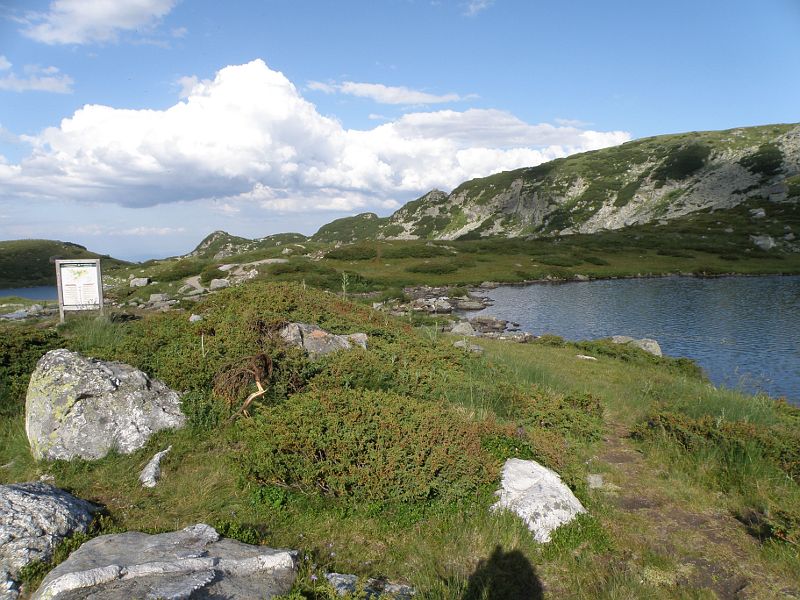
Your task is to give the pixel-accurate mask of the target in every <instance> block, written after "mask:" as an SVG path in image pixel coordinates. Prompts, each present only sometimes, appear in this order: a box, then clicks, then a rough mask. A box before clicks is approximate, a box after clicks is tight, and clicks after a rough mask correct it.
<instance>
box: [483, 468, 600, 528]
mask: <svg viewBox="0 0 800 600" xmlns="http://www.w3.org/2000/svg"><path fill="white" fill-rule="evenodd" d="M501 486H502V487H501V489H500V490H498V491H497V492H495V493H496V494H497V496H499V500H498V501H497V502H496V503H495V504H493V505H492V510H509V511H511V512H513V513H514V514H516V515H518V516H519V517H520V518H521V519H522V520H523V521H525V524H526V525H527V526H528V529H529V530H530V531H531V533H533V537H534V539H535V540H536V541H537V542H540V543H545V542H549V541H550V534H551V533H552V532H553V531H554V530H555V529H556V528H558V527H560V526H561V525H564V524H565V523H569V522H570V521H572V519H574V518H575V517H576V516H577V515H578V514H579V513H583V512H586V509H585V508H583V505H582V504H581V503H580V501H579V500H578V499H577V498H576V497H575V495H574V494H573V493H572V491H571V490H570V489H569V488H568V487H567V486H566V485H564V484H563V483H562V481H561V478H560V477H559V476H558V473H556V472H555V471H551V470H550V469H548V468H547V467H543V466H542V465H540V464H539V463H537V462H536V461H533V460H521V459H519V458H510V459H508V460H507V461H506V464H505V465H504V466H503V478H502V481H501Z"/></svg>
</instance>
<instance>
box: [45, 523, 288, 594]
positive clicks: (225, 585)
mask: <svg viewBox="0 0 800 600" xmlns="http://www.w3.org/2000/svg"><path fill="white" fill-rule="evenodd" d="M296 575H297V566H296V553H295V552H294V551H291V550H275V549H272V548H267V547H264V546H253V545H250V544H244V543H242V542H239V541H236V540H231V539H221V538H220V536H219V534H218V533H217V532H216V530H215V529H214V528H213V527H209V526H208V525H205V524H203V523H200V524H197V525H192V526H191V527H187V528H186V529H182V530H180V531H175V532H171V533H162V534H158V535H147V534H144V533H138V532H128V533H120V534H115V535H103V536H99V537H96V538H94V539H92V540H89V541H88V542H86V543H85V544H83V545H82V546H81V547H80V548H78V549H77V550H76V551H75V552H73V553H72V554H71V555H70V556H69V558H68V559H67V560H66V561H64V562H63V563H61V564H60V565H58V566H57V567H56V568H55V569H53V570H52V571H51V572H50V573H49V574H48V575H47V577H45V579H44V581H42V584H41V586H40V587H39V589H38V590H37V592H36V594H34V595H33V598H34V599H35V600H43V599H45V598H47V599H48V600H72V599H77V598H87V597H91V598H93V599H96V600H112V599H113V600H116V599H118V598H165V599H166V598H175V599H177V598H231V599H239V598H241V599H249V598H273V597H274V596H278V595H281V594H286V593H288V592H289V590H290V589H291V587H292V584H293V583H294V580H295V577H296Z"/></svg>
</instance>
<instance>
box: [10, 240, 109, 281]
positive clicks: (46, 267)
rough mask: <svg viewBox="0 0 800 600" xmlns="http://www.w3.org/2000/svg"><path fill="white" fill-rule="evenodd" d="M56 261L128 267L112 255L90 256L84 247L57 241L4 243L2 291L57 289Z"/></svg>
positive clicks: (95, 254)
mask: <svg viewBox="0 0 800 600" xmlns="http://www.w3.org/2000/svg"><path fill="white" fill-rule="evenodd" d="M53 258H103V259H104V260H103V266H104V267H109V268H111V269H113V268H115V267H118V266H121V265H123V264H125V263H124V262H123V261H120V260H117V259H115V258H110V257H109V256H108V255H104V254H97V253H95V252H90V251H89V250H87V249H86V248H84V247H83V246H79V245H77V244H73V243H70V242H58V241H54V240H13V241H7V242H0V287H4V288H5V287H8V288H11V287H30V286H35V285H55V284H56V271H55V267H54V266H53V264H52V263H51V262H50V261H51V259H53Z"/></svg>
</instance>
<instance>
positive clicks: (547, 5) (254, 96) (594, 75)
mask: <svg viewBox="0 0 800 600" xmlns="http://www.w3.org/2000/svg"><path fill="white" fill-rule="evenodd" d="M798 65H800V0H763V1H761V2H757V3H756V2H750V1H747V2H746V1H740V0H734V1H721V0H720V1H717V0H705V1H701V0H695V1H694V2H688V1H684V0H677V1H672V2H662V3H654V2H642V1H641V0H639V1H634V0H630V1H621V0H618V1H614V0H608V1H605V2H597V1H589V0H585V1H573V2H543V1H535V0H527V1H522V0H450V1H448V0H439V1H431V0H363V1H346V0H341V1H332V0H326V1H322V0H319V1H303V0H291V1H290V0H271V1H270V0H262V1H254V2H247V1H239V2H227V3H222V2H218V1H194V0H51V1H48V0H44V1H27V2H8V1H6V2H3V1H2V0H0V239H17V238H49V239H62V240H69V241H73V242H77V243H80V244H83V245H85V246H87V247H89V248H91V249H93V250H96V251H100V252H107V253H111V254H112V255H115V256H119V257H122V258H129V259H135V260H140V259H144V258H148V257H162V256H167V255H174V254H180V253H184V252H188V251H189V250H191V249H192V248H193V247H194V245H196V243H197V242H199V241H200V240H201V239H202V238H203V237H204V236H205V235H206V234H207V233H209V232H210V231H212V230H215V229H224V230H226V231H229V232H231V233H234V234H237V235H243V236H246V237H260V236H264V235H268V234H270V233H277V232H281V231H300V232H302V233H306V234H309V233H312V232H313V231H315V230H316V229H317V228H318V227H319V226H320V225H321V224H323V223H326V222H328V221H330V220H332V219H334V218H337V217H340V216H343V215H347V214H355V213H358V212H364V211H374V212H377V213H379V214H381V215H385V214H389V213H390V212H392V211H393V210H394V209H396V208H397V207H399V206H401V205H402V204H403V203H405V202H407V201H409V200H412V199H414V198H416V197H418V196H420V195H421V194H423V193H424V192H426V191H428V190H429V189H431V188H434V187H436V188H440V189H444V190H447V191H449V189H451V188H452V187H454V186H456V185H457V184H458V183H460V182H461V181H463V180H465V179H469V178H472V177H477V176H484V175H488V174H490V173H493V172H496V171H499V170H505V169H511V168H517V167H521V166H530V165H534V164H537V163H539V162H543V161H545V160H549V159H552V158H556V157H558V156H564V155H567V154H570V153H573V152H579V151H584V150H589V149H595V148H601V147H605V146H610V145H614V144H618V143H622V142H624V141H626V140H628V139H633V138H638V137H644V136H650V135H657V134H662V133H674V132H681V131H691V130H705V129H726V128H732V127H739V126H746V125H759V124H767V123H775V122H796V121H800V114H799V113H800V102H798V98H800V77H798V75H800V73H799V72H798V71H800V68H799V67H798Z"/></svg>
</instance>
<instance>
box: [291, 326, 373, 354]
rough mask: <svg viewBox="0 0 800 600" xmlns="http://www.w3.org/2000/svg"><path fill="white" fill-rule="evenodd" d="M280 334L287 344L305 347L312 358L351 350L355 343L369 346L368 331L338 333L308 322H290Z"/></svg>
mask: <svg viewBox="0 0 800 600" xmlns="http://www.w3.org/2000/svg"><path fill="white" fill-rule="evenodd" d="M280 335H281V338H283V340H284V341H285V342H286V343H287V344H291V345H292V346H297V347H299V348H303V350H305V351H306V352H308V355H309V356H311V357H312V358H314V357H316V356H323V355H325V354H329V353H331V352H335V351H336V350H349V349H350V348H352V347H353V344H356V345H357V346H360V347H361V348H364V349H365V350H366V348H367V334H366V333H351V334H349V335H336V334H333V333H328V332H327V331H325V330H324V329H320V328H319V327H317V326H316V325H309V324H308V323H289V324H288V325H286V326H285V327H284V328H283V329H281V331H280Z"/></svg>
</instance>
